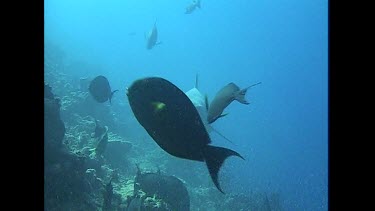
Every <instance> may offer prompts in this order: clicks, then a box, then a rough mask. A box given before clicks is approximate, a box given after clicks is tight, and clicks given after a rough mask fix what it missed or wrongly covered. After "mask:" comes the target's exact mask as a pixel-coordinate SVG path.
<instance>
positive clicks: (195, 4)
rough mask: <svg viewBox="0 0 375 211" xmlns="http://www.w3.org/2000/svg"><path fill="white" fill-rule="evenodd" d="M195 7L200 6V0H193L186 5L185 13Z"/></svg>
mask: <svg viewBox="0 0 375 211" xmlns="http://www.w3.org/2000/svg"><path fill="white" fill-rule="evenodd" d="M196 8H201V1H200V0H194V1H193V2H191V3H190V5H189V6H187V7H186V10H185V14H191V13H192V12H193V11H194V10H195V9H196Z"/></svg>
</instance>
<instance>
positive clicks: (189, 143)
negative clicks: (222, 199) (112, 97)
mask: <svg viewBox="0 0 375 211" xmlns="http://www.w3.org/2000/svg"><path fill="white" fill-rule="evenodd" d="M127 96H128V99H129V103H130V107H131V109H132V111H133V113H134V115H135V117H136V119H137V120H138V122H139V123H140V124H141V125H142V126H143V127H144V128H145V129H146V131H147V133H148V134H149V135H150V136H151V137H152V138H153V140H154V141H155V142H156V143H157V144H158V145H159V146H160V147H161V148H162V149H163V150H164V151H166V152H168V153H169V154H171V155H173V156H176V157H179V158H184V159H188V160H196V161H201V162H206V165H207V168H208V171H209V172H210V176H211V178H212V180H213V182H214V184H215V186H216V187H217V188H218V189H219V190H220V191H221V192H222V193H223V191H222V190H221V188H220V185H219V182H218V172H219V170H220V167H221V166H222V164H223V163H224V160H225V159H226V158H227V157H229V156H231V155H234V156H238V157H240V158H242V159H244V158H243V157H242V156H241V155H240V154H238V153H237V152H235V151H233V150H230V149H227V148H223V147H216V146H212V145H209V144H210V143H211V140H210V137H209V135H208V133H207V131H206V129H205V127H204V124H203V122H202V120H201V118H200V116H199V114H198V111H197V109H196V108H195V107H194V105H193V103H192V102H191V101H190V99H189V98H188V97H187V96H186V95H185V93H184V92H182V91H181V90H180V89H179V88H178V87H176V86H175V85H174V84H172V83H171V82H169V81H167V80H165V79H163V78H158V77H149V78H143V79H139V80H137V81H135V82H133V84H132V85H131V86H130V87H129V88H128V90H127Z"/></svg>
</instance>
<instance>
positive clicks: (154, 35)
mask: <svg viewBox="0 0 375 211" xmlns="http://www.w3.org/2000/svg"><path fill="white" fill-rule="evenodd" d="M146 39H147V45H146V48H147V49H148V50H151V49H152V48H153V47H154V46H155V45H159V44H161V42H158V43H157V41H158V29H157V28H156V22H155V23H154V26H153V27H152V29H151V31H150V32H149V33H148V35H147V37H146Z"/></svg>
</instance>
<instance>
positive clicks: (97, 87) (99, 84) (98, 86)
mask: <svg viewBox="0 0 375 211" xmlns="http://www.w3.org/2000/svg"><path fill="white" fill-rule="evenodd" d="M117 91H118V90H115V91H113V92H112V91H111V87H110V86H109V82H108V79H107V78H106V77H104V76H102V75H100V76H97V77H96V78H94V79H93V80H92V81H91V83H90V85H89V92H90V94H91V96H92V97H93V98H94V99H95V100H96V101H97V102H99V103H104V102H106V101H107V100H109V103H111V100H112V97H113V93H115V92H117Z"/></svg>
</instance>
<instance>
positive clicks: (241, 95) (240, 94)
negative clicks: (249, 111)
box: [234, 82, 262, 105]
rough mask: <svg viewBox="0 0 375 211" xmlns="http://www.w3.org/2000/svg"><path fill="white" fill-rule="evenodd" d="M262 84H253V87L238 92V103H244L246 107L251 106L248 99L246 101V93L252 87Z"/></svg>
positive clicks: (236, 97) (236, 96)
mask: <svg viewBox="0 0 375 211" xmlns="http://www.w3.org/2000/svg"><path fill="white" fill-rule="evenodd" d="M261 83H262V82H259V83H256V84H253V85H250V86H248V87H246V88H244V89H241V90H240V91H238V92H237V93H236V95H235V97H234V98H235V99H236V100H237V101H238V102H240V103H242V104H245V105H248V104H250V103H249V102H248V101H247V100H246V99H245V95H246V91H247V89H249V88H250V87H253V86H256V85H258V84H261Z"/></svg>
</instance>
